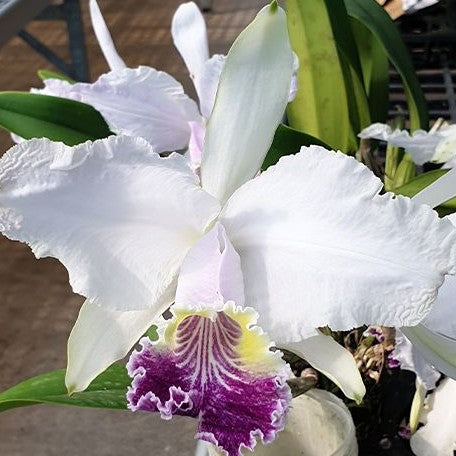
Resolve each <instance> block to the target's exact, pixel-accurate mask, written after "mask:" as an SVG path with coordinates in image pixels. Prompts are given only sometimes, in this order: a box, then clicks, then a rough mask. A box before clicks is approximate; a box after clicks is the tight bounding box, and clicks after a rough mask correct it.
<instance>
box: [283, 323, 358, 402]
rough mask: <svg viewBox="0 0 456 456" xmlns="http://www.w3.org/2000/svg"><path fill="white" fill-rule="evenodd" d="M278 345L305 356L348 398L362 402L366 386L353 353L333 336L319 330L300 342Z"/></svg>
mask: <svg viewBox="0 0 456 456" xmlns="http://www.w3.org/2000/svg"><path fill="white" fill-rule="evenodd" d="M277 345H278V346H279V347H280V348H285V349H287V350H289V351H291V352H293V353H296V354H297V355H298V356H301V357H302V358H304V359H305V360H306V361H307V362H308V363H309V364H311V365H312V366H313V367H314V368H315V369H317V370H319V371H320V372H322V373H323V374H324V375H326V377H328V378H329V379H330V380H332V381H333V382H334V383H335V384H336V385H337V386H338V387H339V388H340V389H341V390H342V391H343V393H344V394H345V395H346V396H347V397H348V398H350V399H354V400H355V401H356V402H361V400H362V398H363V397H364V395H365V394H366V387H365V386H364V383H363V380H362V378H361V374H360V373H359V370H358V367H357V366H356V362H355V359H354V358H353V356H352V354H351V353H350V352H349V351H348V350H346V349H345V348H344V347H342V345H340V344H338V343H337V342H336V341H335V340H334V339H333V338H332V337H331V336H325V335H323V334H321V333H320V332H317V334H316V335H315V336H312V337H309V338H307V339H304V340H302V341H300V342H294V343H288V344H286V343H285V344H281V343H277Z"/></svg>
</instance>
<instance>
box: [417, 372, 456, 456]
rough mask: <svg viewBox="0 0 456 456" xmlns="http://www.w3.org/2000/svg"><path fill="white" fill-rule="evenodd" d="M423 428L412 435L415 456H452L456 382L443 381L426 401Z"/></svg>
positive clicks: (455, 436) (455, 440) (455, 444)
mask: <svg viewBox="0 0 456 456" xmlns="http://www.w3.org/2000/svg"><path fill="white" fill-rule="evenodd" d="M427 402H428V403H427V407H426V410H425V413H424V416H423V417H422V422H423V423H424V426H423V427H421V428H420V429H418V431H417V432H416V433H415V434H413V435H412V438H411V439H410V446H411V448H412V451H413V453H414V454H415V455H416V456H430V455H432V456H453V455H454V452H455V451H456V381H454V380H452V379H449V378H447V379H445V380H443V381H442V383H441V384H440V385H439V387H438V388H437V390H436V391H435V392H434V393H433V394H431V395H430V396H429V397H428V399H427Z"/></svg>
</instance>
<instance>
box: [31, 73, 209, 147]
mask: <svg viewBox="0 0 456 456" xmlns="http://www.w3.org/2000/svg"><path fill="white" fill-rule="evenodd" d="M44 84H45V87H44V89H32V92H34V93H42V94H45V95H53V96H57V97H62V98H70V99H72V100H76V101H81V102H83V103H86V104H89V105H91V106H93V107H94V108H95V109H96V110H98V111H99V112H100V113H101V114H102V115H103V117H104V119H105V120H106V122H107V123H108V125H109V127H110V129H111V130H112V131H113V132H115V133H117V134H124V135H128V136H134V137H142V138H144V139H146V140H147V141H148V142H149V143H150V144H151V145H152V147H153V148H154V151H155V152H157V153H160V152H165V151H175V150H180V149H184V148H186V147H187V146H188V143H189V141H190V133H191V129H190V125H189V122H196V123H198V124H201V123H202V119H201V116H200V114H199V111H198V106H197V105H196V103H195V102H194V101H193V100H192V99H191V98H189V97H188V96H187V95H186V94H185V93H184V89H183V87H182V85H181V84H180V83H179V82H177V81H176V80H175V79H174V78H173V77H172V76H170V75H169V74H167V73H164V72H163V71H157V70H155V69H153V68H149V67H144V66H140V67H138V68H123V69H120V70H117V71H111V72H109V73H106V74H103V75H101V76H100V77H99V78H98V80H97V81H96V82H94V83H93V84H89V83H83V82H79V83H76V84H70V83H68V82H66V81H61V80H56V79H47V80H46V81H45V83H44Z"/></svg>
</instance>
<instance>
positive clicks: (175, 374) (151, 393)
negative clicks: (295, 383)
mask: <svg viewBox="0 0 456 456" xmlns="http://www.w3.org/2000/svg"><path fill="white" fill-rule="evenodd" d="M236 317H239V318H238V319H237V318H236ZM253 318H255V319H256V314H255V313H254V312H253V311H252V309H244V310H241V309H240V308H237V309H235V308H234V306H229V305H228V307H226V306H225V311H222V312H215V313H214V316H213V317H212V318H211V317H210V316H207V315H191V314H188V313H187V315H186V316H185V315H184V316H181V317H175V318H174V319H173V320H170V321H168V322H166V326H167V327H166V328H164V331H163V332H162V338H161V339H160V340H159V341H157V342H155V343H154V342H151V341H150V340H149V339H148V338H143V339H142V340H141V341H140V344H141V346H142V349H141V350H140V351H135V352H133V353H132V355H131V357H130V360H129V362H128V365H127V368H128V373H129V375H130V376H131V377H132V378H133V381H132V385H131V387H130V388H129V390H128V393H127V400H128V407H129V408H130V409H131V410H133V411H136V410H142V411H149V412H159V413H160V415H161V417H162V418H164V419H171V418H172V416H173V415H183V416H191V417H194V418H198V420H199V426H198V431H197V434H196V438H198V439H202V440H205V441H207V442H210V443H212V444H214V445H217V446H218V447H219V448H220V449H221V450H223V451H225V453H226V454H227V455H228V456H238V455H241V449H242V448H249V449H253V447H254V446H255V444H256V438H257V437H259V438H260V439H261V441H262V442H263V443H269V442H271V441H273V440H274V438H275V436H276V434H277V432H279V431H280V430H282V429H283V426H284V420H285V416H286V412H287V411H288V407H289V404H290V401H291V393H290V389H289V387H288V385H287V384H286V379H287V377H288V374H289V370H288V368H287V366H286V365H285V363H284V362H283V361H282V360H281V359H280V353H272V352H270V351H269V346H268V345H267V344H266V345H265V344H264V342H265V340H266V338H265V336H264V334H262V332H261V331H258V329H259V328H258V327H252V322H253ZM237 320H238V321H237ZM173 325H174V328H173ZM243 325H244V326H243ZM169 332H171V333H172V337H171V339H170V340H168V341H167V342H168V344H165V343H164V340H166V339H167V338H168V335H169ZM169 342H171V343H169ZM259 343H260V348H261V349H260V351H259V352H258V351H257V350H256V348H257V345H258V344H259ZM246 344H250V345H252V344H253V347H250V348H254V349H255V355H252V352H251V351H249V347H248V346H247V345H246ZM253 359H256V362H255V363H253V362H252V360H253Z"/></svg>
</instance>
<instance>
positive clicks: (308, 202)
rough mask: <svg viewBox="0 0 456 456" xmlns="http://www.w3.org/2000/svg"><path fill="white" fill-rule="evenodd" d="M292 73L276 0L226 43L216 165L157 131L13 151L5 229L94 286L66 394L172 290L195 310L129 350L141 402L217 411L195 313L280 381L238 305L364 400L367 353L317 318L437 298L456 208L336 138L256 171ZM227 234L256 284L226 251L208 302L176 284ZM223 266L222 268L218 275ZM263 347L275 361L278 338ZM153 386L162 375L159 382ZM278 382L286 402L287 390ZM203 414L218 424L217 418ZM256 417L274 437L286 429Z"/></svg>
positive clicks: (391, 320) (134, 403)
mask: <svg viewBox="0 0 456 456" xmlns="http://www.w3.org/2000/svg"><path fill="white" fill-rule="evenodd" d="M292 73H293V54H292V51H291V49H290V45H289V41H288V35H287V26H286V17H285V13H284V12H283V10H281V9H280V8H279V7H278V6H277V3H275V2H273V3H272V4H271V5H270V6H269V7H266V8H264V9H263V10H262V11H260V13H259V14H258V16H257V17H256V19H255V20H254V21H253V22H252V23H251V24H250V25H249V26H248V27H247V28H246V29H245V30H244V31H243V32H242V33H241V35H240V36H239V37H238V38H237V40H236V41H235V43H234V44H233V46H232V48H231V50H230V51H229V53H228V55H227V58H226V62H225V65H224V68H223V70H222V74H221V76H220V83H219V87H218V90H217V97H216V103H215V106H214V109H213V112H212V114H211V117H210V119H209V121H208V125H207V131H206V135H205V139H204V148H203V156H202V162H201V179H198V177H197V176H196V175H195V173H194V172H193V171H192V169H191V167H190V166H189V163H188V161H187V159H186V158H185V157H183V156H181V155H179V154H171V155H170V156H169V157H166V158H162V157H160V156H159V155H158V154H157V153H156V152H155V151H154V150H153V147H152V146H151V144H150V143H149V142H147V141H146V140H144V139H142V138H135V137H131V136H117V137H115V136H112V137H110V138H107V139H103V140H99V141H95V142H93V143H92V142H87V143H85V144H81V145H79V146H76V147H68V146H65V145H64V144H62V143H54V142H51V141H49V140H47V139H35V140H30V141H25V142H23V143H21V144H18V145H17V146H15V147H14V148H12V149H11V150H10V151H8V152H7V153H6V154H5V156H4V157H3V158H2V159H1V160H0V229H1V231H2V232H3V233H4V234H5V235H6V236H7V237H9V238H11V239H14V240H19V241H22V242H27V243H28V244H29V245H30V246H31V247H32V249H33V252H34V253H35V255H36V256H37V257H42V256H53V257H55V258H58V259H59V260H60V261H61V262H62V263H63V264H64V265H65V267H66V268H67V270H68V272H69V277H70V283H71V285H72V287H73V290H74V291H75V292H77V293H80V294H81V295H83V296H85V297H86V298H87V300H86V302H85V303H84V305H83V306H82V308H81V311H80V314H79V317H78V320H77V322H76V324H75V326H74V328H73V331H72V333H71V335H70V339H69V346H68V368H67V375H66V384H67V387H68V389H69V391H71V392H74V391H80V390H83V389H85V388H86V387H87V386H88V384H89V383H90V382H91V380H92V379H93V378H95V377H96V376H97V375H98V374H99V373H101V372H102V371H104V370H105V369H106V368H107V367H108V366H109V365H110V364H111V363H112V362H114V361H116V360H118V359H121V358H123V357H124V356H125V355H126V354H127V353H128V351H129V350H130V349H131V347H132V346H133V345H134V344H135V343H136V342H137V341H138V340H139V339H140V337H141V336H142V335H143V334H144V333H145V332H146V330H147V329H148V328H149V327H150V325H151V324H152V323H153V322H154V321H156V319H157V318H158V317H159V315H161V314H162V313H163V311H164V310H165V309H167V308H168V307H169V306H170V305H171V304H172V303H173V302H176V303H178V304H179V306H180V307H182V306H184V311H186V312H187V313H185V312H184V313H183V315H185V319H184V320H182V319H181V318H180V315H181V313H179V312H178V311H179V306H177V307H176V308H175V309H174V320H173V321H175V322H176V323H175V324H174V330H170V331H168V333H167V331H166V329H164V330H163V337H162V339H161V340H160V341H159V344H158V345H157V346H154V345H151V344H149V343H147V341H145V342H143V349H142V351H141V352H140V353H139V354H136V355H133V358H132V359H131V360H130V365H129V367H130V372H131V374H132V375H133V377H134V380H133V385H132V391H131V394H130V396H129V401H130V405H131V407H132V408H135V407H138V408H141V406H142V404H144V403H151V404H154V406H155V407H156V409H157V410H159V411H160V412H162V413H163V414H164V415H165V416H168V414H169V413H174V412H176V413H177V409H178V408H180V411H181V412H182V411H183V410H184V409H185V408H187V407H190V399H191V401H192V404H191V407H192V410H193V412H194V413H198V414H200V415H201V416H204V412H205V410H206V409H205V405H207V404H208V403H209V404H210V403H211V401H213V400H214V397H215V396H213V395H212V394H213V392H214V391H218V390H217V388H218V384H217V385H212V384H210V385H209V386H208V387H206V386H205V387H204V388H200V389H199V390H195V391H193V386H192V385H193V384H192V383H189V381H190V380H189V378H188V373H187V372H186V370H185V366H186V365H190V366H194V365H195V364H192V363H196V362H197V360H198V359H202V358H201V357H200V356H197V357H196V358H194V361H193V360H188V364H186V362H187V361H186V360H185V362H184V360H181V359H180V358H179V356H180V354H182V353H183V351H184V350H185V346H184V347H183V346H182V344H183V342H185V338H186V337H188V336H187V334H186V333H185V329H186V325H192V326H193V325H198V327H199V328H200V329H198V333H199V334H201V337H202V338H203V344H195V346H197V347H202V348H201V350H203V349H204V350H206V351H205V355H204V356H209V353H210V350H209V349H210V347H211V345H210V344H207V343H204V338H205V335H206V334H208V331H209V332H210V331H212V334H214V331H215V332H217V330H218V331H219V332H220V331H223V329H222V328H231V333H232V334H233V337H234V339H233V341H232V343H231V345H233V347H232V348H231V351H232V355H231V357H230V356H228V357H225V358H223V360H222V362H220V363H219V364H218V366H219V367H218V369H222V367H225V368H226V366H227V365H226V364H224V363H225V362H226V363H228V362H231V363H234V364H235V366H236V368H235V367H233V366H232V367H233V369H236V370H235V372H234V374H233V375H235V376H236V377H242V378H243V376H244V375H246V376H249V375H250V377H248V378H249V379H252V378H255V381H256V380H258V381H264V380H265V379H267V381H268V382H271V383H273V382H272V380H271V379H274V381H275V384H276V386H277V385H278V384H279V383H280V382H277V379H278V378H279V379H281V378H282V377H281V375H280V366H272V367H271V370H270V372H269V373H266V372H265V370H264V369H259V370H257V368H256V367H255V362H254V360H253V359H252V360H251V362H247V361H248V359H247V358H246V357H245V352H244V351H243V350H242V340H243V337H247V336H248V335H249V333H248V332H247V330H248V329H249V328H250V327H251V325H252V324H254V321H255V319H254V318H253V317H252V315H251V314H250V311H249V310H245V312H246V313H245V314H244V313H243V312H244V311H243V310H239V309H238V307H236V306H242V305H243V304H244V302H245V304H246V305H247V306H249V307H252V308H253V309H255V311H257V312H258V325H259V326H260V327H261V328H263V329H264V330H265V331H267V333H268V335H269V336H270V337H271V339H272V340H274V341H275V344H276V346H278V347H282V348H287V349H289V350H291V351H294V352H295V353H297V354H299V355H301V356H304V357H305V358H306V359H307V360H308V361H309V362H310V363H311V364H312V365H314V367H316V368H317V369H319V370H321V371H322V372H324V373H326V374H327V375H328V376H329V377H330V378H331V379H334V380H335V381H336V382H337V383H338V384H339V386H340V387H341V388H342V390H343V391H344V392H345V394H346V395H347V396H349V397H352V398H356V399H359V398H360V397H361V396H362V395H363V394H364V385H363V384H362V381H361V378H360V375H359V372H358V370H357V368H356V364H355V362H354V359H353V357H352V356H351V355H350V354H349V353H348V352H347V351H346V350H345V349H343V348H342V347H341V346H340V345H339V344H337V343H336V342H335V341H334V340H333V339H332V338H331V337H329V336H324V335H322V334H321V333H319V332H318V331H317V330H316V329H315V328H318V327H322V326H329V327H330V328H332V329H334V330H347V329H351V328H353V327H358V326H361V325H363V324H368V325H369V324H373V325H384V326H413V325H416V324H418V323H419V322H421V321H422V320H423V318H425V317H426V315H427V314H428V313H429V311H430V310H431V307H432V303H433V301H434V300H435V297H436V295H437V290H438V288H439V287H440V286H441V284H442V282H443V279H444V276H445V275H446V274H449V273H455V272H456V271H455V270H456V261H455V260H456V242H455V241H456V231H455V229H454V227H453V226H452V224H451V222H449V221H448V220H440V219H439V218H438V216H437V214H436V213H435V212H434V211H433V210H432V209H431V208H430V207H429V206H426V205H419V204H415V203H414V202H412V201H411V200H410V199H408V198H405V197H400V196H399V197H396V198H393V197H392V195H390V194H387V195H380V191H381V189H382V183H381V181H380V180H379V179H377V178H376V177H375V176H374V175H373V174H372V173H371V171H370V170H369V169H368V168H366V167H365V166H364V165H362V164H360V163H359V162H357V161H356V160H355V159H354V158H351V157H347V156H346V155H344V154H342V153H341V152H334V151H328V150H326V149H324V148H322V147H317V146H312V147H304V148H302V150H301V152H300V153H298V154H296V155H293V156H287V157H283V158H282V159H281V160H280V161H279V163H278V164H277V165H275V166H273V167H270V168H269V169H268V170H267V171H265V172H263V173H261V174H260V175H258V176H257V174H258V172H259V170H260V168H261V164H262V162H263V160H264V157H265V155H266V153H267V151H268V149H269V147H270V144H271V142H272V139H273V136H274V132H275V130H276V128H277V126H278V124H279V122H280V119H281V118H282V116H283V113H284V110H285V107H286V104H287V102H288V96H289V92H290V84H291V78H292ZM50 222H52V223H50ZM208 245H209V246H212V247H207V246H208ZM214 245H215V248H216V251H218V252H220V253H221V254H222V255H223V253H224V252H225V251H230V250H233V251H235V252H236V254H237V255H239V261H240V271H241V272H242V279H243V280H242V283H243V286H240V285H239V284H240V281H239V280H237V281H236V283H237V284H238V286H236V287H234V286H233V287H225V286H224V285H223V283H224V281H225V280H228V279H229V278H230V277H231V275H230V274H233V275H236V274H239V272H237V273H236V272H235V271H232V270H231V269H230V268H227V271H225V272H224V273H223V274H221V273H220V269H219V263H216V264H214V263H212V264H214V267H210V268H209V272H208V274H209V276H208V283H209V284H213V283H219V284H220V285H218V286H217V287H216V290H215V292H212V294H211V299H209V300H205V298H206V297H205V294H204V293H206V292H204V293H203V295H202V296H199V295H193V294H192V293H187V292H185V293H184V295H185V296H180V295H176V287H177V286H178V284H179V287H178V291H179V293H181V290H184V291H185V290H189V288H188V287H185V286H183V285H181V284H182V283H183V282H185V281H187V280H189V281H190V283H200V281H201V280H202V279H201V277H200V276H198V280H194V279H195V277H197V276H196V273H197V272H198V271H200V272H201V267H202V265H204V264H206V263H207V264H209V263H210V261H209V258H211V256H210V255H209V254H207V256H206V257H205V258H207V259H208V260H207V261H203V262H201V261H199V262H195V265H194V266H193V267H191V268H188V267H184V266H185V265H186V264H188V262H190V264H191V262H192V261H193V260H194V259H195V258H197V257H198V256H199V253H198V252H201V251H202V252H203V253H204V252H208V253H210V251H211V249H213V248H214ZM207 249H209V250H207ZM205 255H206V253H205ZM216 258H217V256H216ZM230 271H231V272H230ZM238 271H239V270H238ZM219 273H220V276H219V277H220V280H219V281H218V282H217V281H215V282H214V281H213V280H209V279H210V275H211V274H212V275H213V274H219ZM192 277H193V279H192ZM207 289H208V290H213V286H212V288H211V287H209V285H208V288H207ZM224 290H228V291H224ZM233 290H234V291H233ZM233 293H234V294H233ZM243 297H244V298H243ZM214 302H216V304H217V305H216V306H214ZM231 302H232V303H231ZM222 303H223V306H222ZM203 304H204V305H203ZM225 305H228V306H225ZM195 309H197V310H196V311H195ZM198 309H201V310H198ZM200 312H202V313H200ZM206 312H209V313H206ZM215 312H217V313H215ZM220 312H224V313H222V314H220ZM242 315H247V316H248V315H250V320H248V322H247V323H246V324H242V323H241V322H239V320H238V318H241V317H242ZM227 317H229V318H230V319H231V320H232V321H231V320H227ZM204 318H206V320H205V319H204ZM255 324H256V323H255ZM171 325H172V323H171ZM176 325H177V326H176ZM236 325H237V326H236ZM172 327H173V326H171V328H172ZM201 327H204V329H201ZM234 328H236V330H235V329H234ZM246 328H247V330H246ZM228 331H230V330H228ZM253 333H255V332H253ZM167 334H168V336H167ZM246 334H247V336H246ZM206 340H207V339H206ZM234 341H236V342H234ZM184 345H185V344H184ZM167 347H168V348H167ZM212 347H213V345H212ZM221 347H222V346H221V345H220V344H219V345H217V347H215V348H214V347H213V348H212V350H213V351H215V350H218V349H220V350H221ZM258 350H260V349H258ZM164 352H165V353H166V354H165V355H164V356H166V357H171V358H173V360H174V361H175V362H176V363H178V364H179V365H180V367H179V369H178V370H177V371H176V374H177V381H179V385H178V386H176V388H174V389H173V388H172V387H170V388H168V390H167V391H168V392H167V393H166V394H168V393H169V395H170V396H169V397H168V396H166V395H165V396H163V395H162V394H161V392H160V391H154V389H155V387H154V386H153V384H154V382H155V380H154V378H155V377H148V376H147V369H148V367H149V366H150V365H149V364H148V363H147V360H145V358H150V357H152V358H153V357H156V356H161V354H163V353H164ZM141 353H142V355H144V356H142V355H141ZM261 354H263V356H261ZM258 356H259V359H257V361H259V365H260V366H261V365H264V362H266V361H267V359H268V358H267V357H266V355H265V352H264V350H263V351H260V352H259V354H258ZM211 359H212V358H211ZM265 359H266V361H264V360H265ZM205 365H206V366H207V365H208V364H207V363H206V364H205ZM195 371H196V372H197V373H198V372H199V371H198V370H197V369H195ZM267 374H268V375H267ZM198 375H199V374H198ZM198 375H197V377H198ZM214 375H215V374H214ZM220 377H221V380H220V379H219V380H220V382H219V383H220V384H222V383H223V382H225V386H227V385H228V380H227V379H224V377H223V376H220ZM142 378H144V382H141V379H142ZM199 378H202V377H201V376H199V377H198V378H195V379H193V380H194V381H198V379H199ZM242 378H241V380H242ZM146 380H147V381H146ZM149 380H150V383H148V382H149ZM193 380H192V381H193ZM249 381H250V380H249ZM203 383H204V382H201V381H200V384H203ZM209 383H210V382H209ZM146 384H147V385H149V384H150V385H152V386H151V389H150V390H148V391H147V387H144V388H142V386H144V385H146ZM140 385H142V386H140ZM204 385H208V382H206V383H204ZM168 386H169V385H168ZM187 386H189V388H190V390H189V391H185V388H186V387H187ZM179 387H180V389H179ZM201 391H203V392H201ZM275 391H276V393H275V399H274V401H272V402H273V403H274V404H275V405H277V404H279V403H281V404H283V402H280V401H281V400H282V399H281V396H280V394H277V389H276V390H275ZM143 393H144V394H143ZM149 393H150V394H149ZM185 393H187V394H185ZM214 394H215V393H214ZM217 394H218V393H217ZM171 395H172V397H171ZM201 395H203V399H202V402H201V401H200V399H201ZM217 397H219V396H217ZM220 397H222V396H220ZM142 398H144V399H142ZM151 399H153V400H152V401H151ZM147 401H149V402H147ZM168 401H171V402H169V403H168ZM207 401H209V402H207ZM277 401H278V402H277ZM167 403H168V404H167ZM269 403H271V402H270V401H269ZM149 405H150V404H149ZM150 406H152V405H150ZM264 410H266V409H264ZM264 410H263V409H262V411H263V412H264ZM269 411H271V413H272V414H273V416H277V414H275V413H274V412H275V411H272V410H270V409H269ZM266 416H268V417H271V414H270V413H266ZM227 419H228V418H227ZM262 423H264V422H262ZM270 423H272V424H274V423H273V422H272V421H271V422H270ZM200 429H201V431H202V432H203V433H204V432H206V431H207V429H206V427H205V426H204V423H203V422H201V423H200ZM251 429H252V428H250V429H249V437H250V431H251ZM257 430H258V432H262V433H263V434H264V438H265V439H266V440H268V439H269V437H270V436H273V435H274V433H275V432H276V431H277V430H278V427H277V426H276V427H273V428H271V427H268V426H266V427H264V428H263V427H261V426H258V428H256V430H255V431H253V432H254V434H255V432H256V431H257ZM208 432H211V431H208ZM213 434H214V435H216V434H215V432H213ZM255 435H256V434H255ZM208 438H212V437H208ZM223 438H225V436H224V435H218V437H215V439H217V440H219V439H221V440H223ZM243 441H244V440H243V439H242V443H243ZM225 445H228V444H227V443H225Z"/></svg>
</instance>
